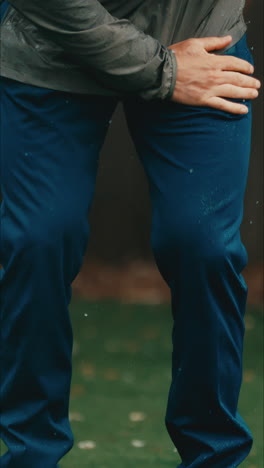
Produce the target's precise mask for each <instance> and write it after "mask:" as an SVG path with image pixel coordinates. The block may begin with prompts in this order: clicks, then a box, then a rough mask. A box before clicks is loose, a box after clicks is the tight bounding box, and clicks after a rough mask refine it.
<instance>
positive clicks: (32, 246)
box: [2, 221, 80, 252]
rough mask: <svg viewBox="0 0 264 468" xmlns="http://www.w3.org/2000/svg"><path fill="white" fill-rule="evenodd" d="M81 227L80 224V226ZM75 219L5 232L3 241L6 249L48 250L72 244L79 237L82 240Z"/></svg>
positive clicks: (25, 250) (21, 250)
mask: <svg viewBox="0 0 264 468" xmlns="http://www.w3.org/2000/svg"><path fill="white" fill-rule="evenodd" d="M78 227H79V226H78ZM78 227H77V225H75V223H74V221H72V222H66V223H63V222H61V223H58V221H56V223H54V224H53V225H52V224H49V225H44V224H43V223H39V224H35V225H34V224H33V223H32V225H31V227H30V228H28V229H24V230H20V231H17V232H14V231H13V232H11V231H10V232H3V236H2V241H3V245H5V246H6V251H9V250H10V249H11V250H13V251H20V252H27V251H35V250H39V251H40V250H41V251H46V250H47V251H48V250H52V249H56V248H58V246H61V245H63V244H71V243H73V242H74V240H76V239H78V241H79V242H80V230H79V229H78Z"/></svg>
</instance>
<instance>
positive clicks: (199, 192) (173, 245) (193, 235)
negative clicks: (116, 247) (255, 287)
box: [124, 36, 252, 468]
mask: <svg viewBox="0 0 264 468" xmlns="http://www.w3.org/2000/svg"><path fill="white" fill-rule="evenodd" d="M231 52H232V55H236V56H238V57H241V58H243V59H247V60H249V61H251V63H252V56H251V55H250V52H249V50H248V48H247V45H246V38H245V36H244V37H243V38H242V39H241V40H240V41H239V43H237V44H236V46H235V47H234V48H233V49H232V51H230V53H231ZM247 105H248V107H249V114H247V115H234V114H231V113H227V112H223V111H218V110H216V109H212V108H208V107H195V106H186V105H182V104H175V103H172V102H158V101H152V102H149V103H145V102H143V100H138V101H135V100H134V101H132V100H128V99H127V100H126V101H125V103H124V109H125V114H126V118H127V122H128V126H129V130H130V133H131V136H132V138H133V140H134V143H135V146H136V149H137V151H138V154H139V157H140V159H141V161H142V164H143V167H144V169H145V173H146V175H147V178H148V183H149V190H150V196H151V202H152V231H151V245H152V248H153V253H154V256H155V259H156V262H157V266H158V268H159V270H160V273H161V275H162V276H163V278H164V279H165V281H166V282H167V284H168V286H169V287H170V289H171V303H172V318H173V329H172V381H171V385H170V389H169V395H168V404H167V410H166V416H165V424H166V428H167V430H168V433H169V435H170V437H171V439H172V441H173V442H174V444H175V446H176V447H177V449H178V452H179V454H180V456H181V458H182V464H181V465H180V466H181V467H185V468H212V467H214V468H231V467H232V468H233V467H236V466H238V465H239V464H240V463H241V462H242V460H243V459H244V458H245V457H246V456H247V455H248V453H249V451H250V449H251V446H252V435H251V432H250V430H249V428H248V427H247V425H246V423H245V421H244V420H243V418H242V417H241V416H240V414H239V413H238V411H237V404H238V397H239V392H240V387H241V381H242V354H243V338H244V312H245V305H246V298H247V285H246V284H245V281H244V279H243V277H242V274H241V272H242V270H243V268H244V266H245V265H246V263H247V252H246V249H245V247H244V245H243V243H242V242H241V239H240V231H239V229H240V224H241V221H242V216H243V198H244V193H245V188H246V181H247V174H248V165H249V154H250V142H251V102H249V101H248V102H247Z"/></svg>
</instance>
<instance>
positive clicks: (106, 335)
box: [2, 298, 264, 468]
mask: <svg viewBox="0 0 264 468" xmlns="http://www.w3.org/2000/svg"><path fill="white" fill-rule="evenodd" d="M71 315H72V320H73V328H74V337H75V343H74V357H73V364H74V372H73V381H72V392H71V407H70V416H71V421H72V422H71V424H72V429H73V432H74V435H75V445H74V447H73V449H72V450H71V452H70V453H69V454H68V455H67V456H66V457H64V459H63V460H62V462H61V468H150V467H151V468H166V467H167V468H176V467H177V465H178V463H179V462H180V460H179V457H178V454H177V452H176V451H175V449H174V446H173V444H172V442H171V440H170V438H169V435H168V433H167V430H166V427H165V423H164V416H165V410H166V404H167V395H168V390H169V386H170V377H171V362H170V360H171V329H172V317H171V313H170V307H169V306H166V305H159V306H146V305H127V304H121V303H118V302H100V303H89V302H87V301H86V302H85V301H82V300H78V299H76V298H74V299H73V301H72V304H71ZM239 410H240V412H241V414H242V415H243V417H244V419H245V420H246V421H247V423H248V424H249V426H250V428H251V430H252V432H253V434H254V439H255V442H254V446H253V449H252V452H251V454H250V455H249V457H248V458H247V460H246V461H245V462H244V463H243V464H242V465H241V468H263V466H264V463H263V444H262V439H263V314H262V313H261V311H260V310H258V309H256V308H249V309H248V311H247V314H246V340H245V351H244V382H243V386H242V390H241V394H240V404H239ZM135 419H136V420H135ZM85 441H86V442H87V443H88V447H90V448H88V449H83V448H80V446H79V444H80V442H85ZM89 444H90V445H89ZM2 448H3V446H2ZM2 453H3V452H2Z"/></svg>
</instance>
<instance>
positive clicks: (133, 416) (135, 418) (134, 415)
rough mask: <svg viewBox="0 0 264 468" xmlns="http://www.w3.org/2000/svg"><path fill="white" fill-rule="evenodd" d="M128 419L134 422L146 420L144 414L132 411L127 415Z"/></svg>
mask: <svg viewBox="0 0 264 468" xmlns="http://www.w3.org/2000/svg"><path fill="white" fill-rule="evenodd" d="M129 419H130V421H134V422H138V421H144V419H146V414H145V413H142V412H140V411H132V412H131V413H129Z"/></svg>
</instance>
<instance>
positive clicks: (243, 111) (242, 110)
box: [241, 106, 248, 114]
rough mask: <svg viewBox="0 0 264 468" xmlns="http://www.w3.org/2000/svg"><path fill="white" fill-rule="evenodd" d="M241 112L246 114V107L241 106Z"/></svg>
mask: <svg viewBox="0 0 264 468" xmlns="http://www.w3.org/2000/svg"><path fill="white" fill-rule="evenodd" d="M241 112H242V113H243V114H247V113H248V108H247V107H244V106H243V107H241Z"/></svg>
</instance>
